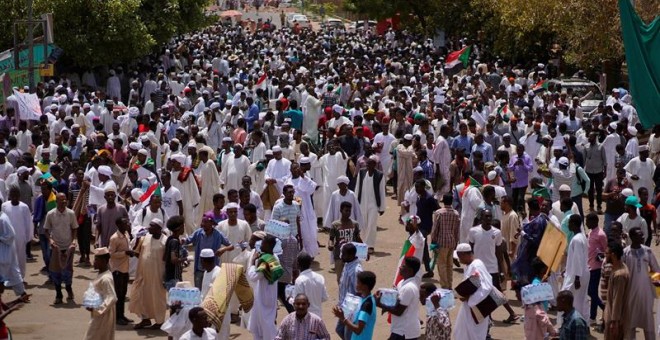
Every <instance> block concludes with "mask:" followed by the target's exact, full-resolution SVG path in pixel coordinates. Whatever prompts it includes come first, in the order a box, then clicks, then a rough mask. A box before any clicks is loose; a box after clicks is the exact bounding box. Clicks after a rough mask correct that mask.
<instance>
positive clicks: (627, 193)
mask: <svg viewBox="0 0 660 340" xmlns="http://www.w3.org/2000/svg"><path fill="white" fill-rule="evenodd" d="M621 195H623V196H626V197H629V196H633V195H635V192H634V191H633V190H632V189H630V188H625V189H623V190H621Z"/></svg>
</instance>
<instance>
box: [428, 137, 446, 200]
mask: <svg viewBox="0 0 660 340" xmlns="http://www.w3.org/2000/svg"><path fill="white" fill-rule="evenodd" d="M429 156H430V157H429V159H430V160H431V162H433V163H434V164H436V165H438V166H439V167H440V173H439V174H436V176H437V175H440V176H442V178H443V179H444V184H443V185H442V188H438V192H439V193H440V194H445V193H447V192H449V185H450V183H449V164H450V163H451V151H450V150H449V144H448V143H447V140H446V139H445V138H444V137H442V136H438V138H436V140H435V146H434V147H433V152H431V153H430V154H429Z"/></svg>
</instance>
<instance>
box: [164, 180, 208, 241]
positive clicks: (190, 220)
mask: <svg viewBox="0 0 660 340" xmlns="http://www.w3.org/2000/svg"><path fill="white" fill-rule="evenodd" d="M180 173H181V171H172V180H171V181H172V186H173V187H175V188H177V189H179V191H180V192H181V199H182V200H183V217H184V218H185V220H186V234H188V235H190V234H192V233H193V232H194V231H195V230H196V229H197V228H198V225H196V224H195V219H196V213H195V212H196V211H197V206H198V205H199V202H200V199H201V196H200V194H199V189H198V188H197V182H196V181H195V177H194V176H195V174H193V173H192V171H191V172H190V173H189V174H188V178H187V179H186V180H185V181H183V182H182V181H180V180H179V174H180Z"/></svg>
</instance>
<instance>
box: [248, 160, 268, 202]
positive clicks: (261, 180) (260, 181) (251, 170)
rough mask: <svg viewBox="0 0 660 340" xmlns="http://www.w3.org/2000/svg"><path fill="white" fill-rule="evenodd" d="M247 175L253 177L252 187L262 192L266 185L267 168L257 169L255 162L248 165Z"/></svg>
mask: <svg viewBox="0 0 660 340" xmlns="http://www.w3.org/2000/svg"><path fill="white" fill-rule="evenodd" d="M247 175H248V176H250V178H251V179H252V185H251V186H250V189H252V190H253V191H255V192H257V193H259V194H261V193H262V192H263V191H264V187H265V186H266V170H265V169H264V170H262V171H257V163H253V164H251V165H250V166H249V167H248V171H247Z"/></svg>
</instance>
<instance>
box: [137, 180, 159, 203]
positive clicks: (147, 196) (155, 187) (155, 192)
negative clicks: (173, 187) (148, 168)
mask: <svg viewBox="0 0 660 340" xmlns="http://www.w3.org/2000/svg"><path fill="white" fill-rule="evenodd" d="M151 196H160V197H163V196H162V195H161V193H160V183H158V182H156V183H154V184H152V185H151V186H150V187H149V188H148V189H147V191H145V192H144V194H142V196H140V206H141V207H142V208H144V207H146V206H147V205H149V202H150V201H151Z"/></svg>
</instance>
